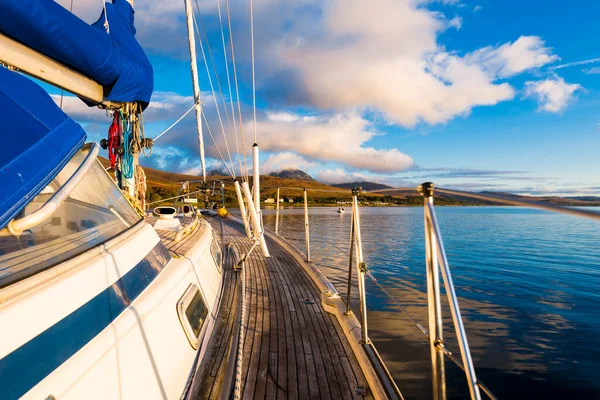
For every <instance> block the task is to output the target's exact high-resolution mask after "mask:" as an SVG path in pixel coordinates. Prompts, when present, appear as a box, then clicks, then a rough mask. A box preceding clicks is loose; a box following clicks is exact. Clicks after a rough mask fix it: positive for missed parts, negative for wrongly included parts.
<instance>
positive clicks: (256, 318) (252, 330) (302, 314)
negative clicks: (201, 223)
mask: <svg viewBox="0 0 600 400" xmlns="http://www.w3.org/2000/svg"><path fill="white" fill-rule="evenodd" d="M207 220H208V221H209V223H211V225H213V227H214V228H215V235H216V234H217V233H218V234H219V235H220V227H217V225H216V224H220V221H219V219H218V218H208V219H207ZM224 229H225V235H226V239H225V241H226V242H229V243H232V244H233V245H234V246H235V247H236V248H237V250H238V252H239V254H240V255H241V254H244V253H246V252H247V250H248V249H249V248H250V246H251V242H250V240H248V239H247V238H246V236H245V234H244V232H243V228H241V227H240V226H238V224H237V223H235V222H232V221H228V220H225V228H224ZM267 244H268V246H269V250H270V251H271V254H272V255H273V256H274V257H273V258H270V259H265V258H264V257H262V254H261V253H260V249H259V248H256V249H255V251H254V253H253V254H252V255H251V256H250V257H249V258H248V260H247V262H246V266H245V268H246V302H247V306H248V310H247V311H248V313H247V319H246V329H247V331H246V340H245V342H244V347H243V355H244V360H243V376H242V390H243V397H244V398H248V399H251V398H256V399H272V398H292V399H295V398H298V399H317V398H322V399H330V398H331V399H338V398H343V399H346V398H355V397H356V395H355V393H354V386H355V385H357V384H359V385H366V379H365V378H364V375H363V373H362V370H361V369H360V367H359V365H358V362H357V360H356V357H355V356H354V354H353V352H352V348H351V347H350V344H349V343H348V341H347V339H346V337H345V335H344V333H343V332H342V330H341V327H340V326H339V323H338V322H337V319H335V317H333V316H331V315H330V314H328V313H327V312H325V310H324V309H323V307H322V306H321V298H320V291H319V290H318V288H317V286H316V284H315V283H314V282H313V281H312V279H311V278H310V277H309V276H308V274H307V273H306V271H304V269H303V267H302V266H301V265H300V264H298V262H297V261H296V260H295V259H294V258H293V257H292V256H291V255H290V254H289V253H287V251H286V250H285V249H284V248H283V247H281V246H280V245H278V244H277V243H275V242H274V241H273V240H271V239H269V238H267ZM304 300H309V302H305V301H304ZM311 302H312V304H310V303H311ZM233 306H234V305H233V304H232V305H231V307H233ZM220 362H221V363H223V360H221V361H220ZM212 368H213V370H214V368H215V365H213V366H212ZM211 397H212V396H211ZM367 397H371V396H367Z"/></svg>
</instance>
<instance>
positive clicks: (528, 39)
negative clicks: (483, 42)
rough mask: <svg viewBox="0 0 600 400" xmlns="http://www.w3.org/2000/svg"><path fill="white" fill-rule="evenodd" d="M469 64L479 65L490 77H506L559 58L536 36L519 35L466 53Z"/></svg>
mask: <svg viewBox="0 0 600 400" xmlns="http://www.w3.org/2000/svg"><path fill="white" fill-rule="evenodd" d="M465 58H466V60H467V61H468V63H470V64H474V65H480V66H481V67H482V68H483V69H484V70H485V71H486V72H487V73H488V74H489V76H490V77H491V78H493V79H496V78H508V77H511V76H514V75H518V74H520V73H522V72H525V71H528V70H530V69H533V68H539V67H542V66H544V65H546V64H550V63H553V62H555V61H558V60H560V58H559V57H558V56H556V55H553V54H552V49H550V48H549V47H545V43H544V41H543V40H542V39H541V38H540V37H538V36H521V37H520V38H518V39H517V40H515V41H514V42H512V43H505V44H503V45H501V46H498V47H492V46H488V47H484V48H481V49H479V50H476V51H474V52H472V53H470V54H467V55H466V57H465Z"/></svg>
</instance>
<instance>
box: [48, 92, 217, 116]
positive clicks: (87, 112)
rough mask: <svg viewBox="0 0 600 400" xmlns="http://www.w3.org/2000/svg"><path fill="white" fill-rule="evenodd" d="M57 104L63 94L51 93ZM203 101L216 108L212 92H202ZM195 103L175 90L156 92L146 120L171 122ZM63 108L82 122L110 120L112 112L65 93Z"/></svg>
mask: <svg viewBox="0 0 600 400" xmlns="http://www.w3.org/2000/svg"><path fill="white" fill-rule="evenodd" d="M51 97H52V99H53V100H54V101H55V102H56V104H58V105H60V104H61V96H60V95H57V94H53V95H51ZM201 97H202V100H203V103H206V107H207V108H211V107H212V108H214V103H213V97H212V94H210V93H204V92H203V93H202V94H201ZM193 105H194V98H193V97H192V96H182V95H180V94H177V93H174V92H160V91H158V92H154V93H153V94H152V99H151V100H150V104H149V105H148V107H147V108H146V110H145V111H144V121H145V122H156V121H164V122H171V121H174V120H176V119H177V118H179V117H180V116H181V115H183V113H185V112H186V111H187V110H189V108H190V107H191V106H193ZM62 109H63V111H64V112H65V113H66V114H68V115H69V116H70V117H71V118H73V119H75V120H77V121H79V122H81V123H85V122H106V121H109V122H110V118H111V117H110V114H109V113H108V112H107V111H106V110H102V109H100V108H98V107H88V105H87V104H85V103H84V102H83V101H82V100H81V99H80V98H78V97H75V96H72V95H66V94H65V95H64V96H63V98H62Z"/></svg>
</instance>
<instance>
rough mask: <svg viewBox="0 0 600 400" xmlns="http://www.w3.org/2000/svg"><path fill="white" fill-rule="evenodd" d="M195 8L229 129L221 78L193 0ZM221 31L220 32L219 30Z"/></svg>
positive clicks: (198, 9)
mask: <svg viewBox="0 0 600 400" xmlns="http://www.w3.org/2000/svg"><path fill="white" fill-rule="evenodd" d="M195 3H196V10H197V11H198V23H199V25H200V31H202V35H203V37H204V38H205V43H206V49H207V50H208V56H209V57H210V63H211V64H212V67H213V70H214V72H215V78H216V81H217V87H218V89H219V94H220V95H221V100H222V101H223V105H224V108H225V116H226V117H227V122H228V123H229V127H230V129H231V125H232V123H231V117H230V116H229V111H228V110H227V104H226V103H227V102H226V101H225V96H224V95H223V89H221V80H220V79H219V73H218V72H217V67H216V65H215V60H214V58H213V55H212V49H211V47H210V42H209V40H208V35H207V34H206V29H204V24H203V23H202V17H201V14H200V5H199V4H198V0H195ZM221 33H222V32H221Z"/></svg>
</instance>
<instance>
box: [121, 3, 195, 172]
mask: <svg viewBox="0 0 600 400" xmlns="http://www.w3.org/2000/svg"><path fill="white" fill-rule="evenodd" d="M131 1H133V0H131ZM184 2H185V19H186V22H187V33H188V44H189V47H190V67H191V72H192V85H193V86H194V102H195V103H196V105H195V109H196V130H197V132H198V146H199V147H200V163H201V164H202V181H203V182H206V162H205V159H204V139H203V138H202V106H201V105H200V84H199V83H198V65H197V64H196V39H195V36H194V11H193V9H192V2H191V0H184Z"/></svg>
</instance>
